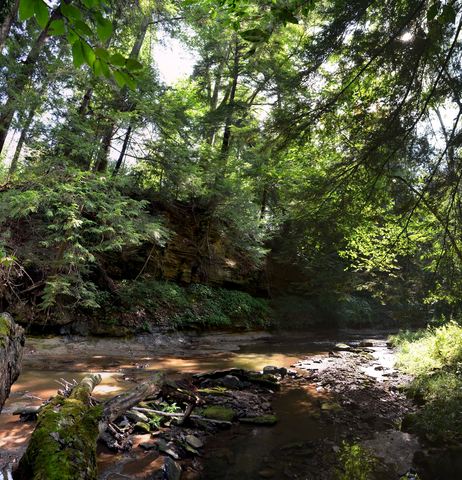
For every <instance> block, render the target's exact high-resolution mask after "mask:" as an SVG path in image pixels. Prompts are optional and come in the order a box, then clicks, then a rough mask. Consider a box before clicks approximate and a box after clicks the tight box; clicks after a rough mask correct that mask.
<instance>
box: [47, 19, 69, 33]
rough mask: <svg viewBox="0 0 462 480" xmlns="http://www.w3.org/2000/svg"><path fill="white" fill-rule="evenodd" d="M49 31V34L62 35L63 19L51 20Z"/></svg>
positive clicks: (64, 31) (63, 31)
mask: <svg viewBox="0 0 462 480" xmlns="http://www.w3.org/2000/svg"><path fill="white" fill-rule="evenodd" d="M49 32H50V34H51V35H64V34H65V33H66V28H65V26H64V21H63V20H53V21H52V22H51V24H50V28H49Z"/></svg>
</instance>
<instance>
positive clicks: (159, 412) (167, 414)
mask: <svg viewBox="0 0 462 480" xmlns="http://www.w3.org/2000/svg"><path fill="white" fill-rule="evenodd" d="M133 410H135V411H137V412H141V413H148V414H155V415H160V416H161V417H170V418H179V419H181V421H180V422H179V423H180V425H181V423H182V420H183V418H184V417H185V415H186V414H185V413H172V412H163V411H162V410H154V409H152V408H142V407H133ZM188 418H192V419H194V420H200V421H201V422H206V423H207V422H208V423H214V424H215V425H226V426H231V425H232V424H233V423H232V422H228V421H227V420H214V419H212V418H205V417H201V416H200V415H191V413H189V414H188Z"/></svg>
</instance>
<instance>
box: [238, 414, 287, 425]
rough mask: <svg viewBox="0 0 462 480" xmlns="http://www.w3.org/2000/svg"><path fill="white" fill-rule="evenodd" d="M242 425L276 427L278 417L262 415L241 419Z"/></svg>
mask: <svg viewBox="0 0 462 480" xmlns="http://www.w3.org/2000/svg"><path fill="white" fill-rule="evenodd" d="M239 421H240V422H242V423H251V424H253V425H274V424H275V423H277V421H278V419H277V417H276V415H261V416H259V417H244V418H240V419H239Z"/></svg>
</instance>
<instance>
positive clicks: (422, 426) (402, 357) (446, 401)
mask: <svg viewBox="0 0 462 480" xmlns="http://www.w3.org/2000/svg"><path fill="white" fill-rule="evenodd" d="M391 340H392V342H393V344H394V345H395V346H397V348H398V361H397V366H398V367H399V368H400V369H402V370H403V371H405V372H407V373H410V374H412V375H414V380H413V381H412V382H411V384H410V385H409V387H408V389H407V393H408V395H409V396H410V397H412V398H414V399H416V400H417V401H419V402H421V403H423V407H422V409H421V410H420V411H419V412H418V413H417V414H416V415H415V416H413V417H412V422H411V423H410V428H411V429H413V430H415V431H416V432H417V433H420V434H424V435H426V436H427V438H428V439H430V440H434V441H437V442H441V441H450V440H460V439H462V416H461V414H460V413H461V411H462V327H461V326H460V325H459V324H458V323H457V322H455V321H450V322H448V323H446V324H445V325H442V326H440V327H436V328H435V327H433V328H428V329H427V330H423V331H419V332H412V333H410V332H403V333H401V334H399V335H397V336H394V337H392V338H391ZM408 423H409V422H408Z"/></svg>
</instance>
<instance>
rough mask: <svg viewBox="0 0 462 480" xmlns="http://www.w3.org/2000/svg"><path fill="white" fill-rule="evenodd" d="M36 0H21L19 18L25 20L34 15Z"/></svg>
mask: <svg viewBox="0 0 462 480" xmlns="http://www.w3.org/2000/svg"><path fill="white" fill-rule="evenodd" d="M34 6H35V0H21V1H20V2H19V20H21V22H24V21H25V20H28V19H29V18H30V17H32V15H34Z"/></svg>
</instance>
